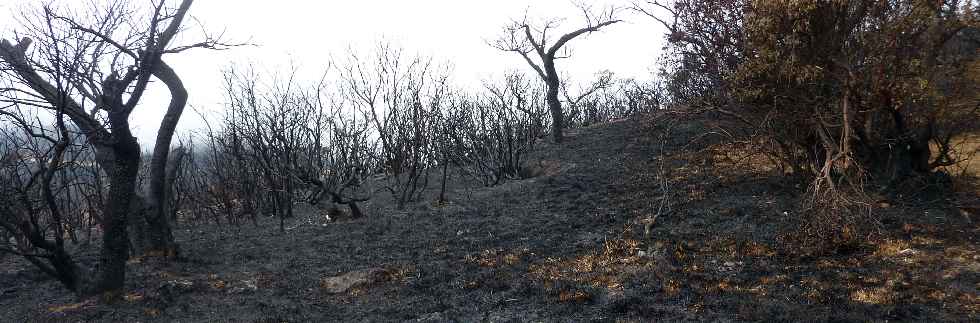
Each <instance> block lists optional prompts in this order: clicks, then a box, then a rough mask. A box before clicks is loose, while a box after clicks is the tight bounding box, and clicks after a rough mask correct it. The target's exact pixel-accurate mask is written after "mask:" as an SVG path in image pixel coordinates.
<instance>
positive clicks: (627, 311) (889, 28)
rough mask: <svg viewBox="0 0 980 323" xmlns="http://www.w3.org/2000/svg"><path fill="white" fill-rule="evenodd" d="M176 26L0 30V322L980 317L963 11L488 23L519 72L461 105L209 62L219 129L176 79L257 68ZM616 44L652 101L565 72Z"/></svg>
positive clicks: (446, 92)
mask: <svg viewBox="0 0 980 323" xmlns="http://www.w3.org/2000/svg"><path fill="white" fill-rule="evenodd" d="M192 2H193V1H192V0H180V1H167V0H160V1H149V2H146V3H141V4H134V3H131V2H130V1H107V2H98V1H95V2H86V3H85V4H84V5H78V6H76V5H75V4H72V5H67V4H63V3H59V2H53V3H51V4H46V5H40V6H37V7H36V8H32V9H31V10H25V11H23V13H22V15H23V16H22V17H20V20H18V21H19V22H20V23H19V25H18V29H17V32H16V34H9V35H3V36H4V37H6V38H2V41H0V280H2V285H0V307H3V308H11V309H13V310H11V311H10V312H9V313H4V314H3V315H0V320H5V321H6V320H13V321H17V320H25V319H29V318H37V317H46V318H68V319H73V320H106V321H111V320H147V319H150V320H154V319H155V320H164V321H167V320H186V319H219V320H220V319H228V320H245V321H248V320H253V321H308V320H314V321H323V320H337V321H342V320H348V321H364V320H367V321H390V320H417V321H432V322H442V321H490V322H496V321H540V320H545V321H548V320H558V321H565V320H582V321H589V320H609V319H616V320H620V321H647V320H651V319H664V320H670V321H684V320H691V321H701V320H712V321H713V320H724V321H729V320H735V321H742V320H745V321H774V320H775V321H798V320H822V321H823V320H830V321H832V320H842V321H851V320H857V321H889V320H900V321H902V320H904V321H916V320H939V321H975V320H977V319H978V315H980V298H978V296H977V286H978V284H980V273H978V268H977V263H978V262H980V250H978V247H977V239H976V237H977V236H980V228H978V226H977V224H976V221H977V218H976V216H977V214H978V212H980V197H978V194H980V182H978V178H977V176H978V175H980V173H978V171H980V163H978V162H977V159H976V158H975V156H976V154H977V152H978V149H980V121H978V120H980V59H978V58H980V55H978V53H980V52H978V50H980V18H978V17H977V14H978V12H977V8H978V6H980V4H978V3H977V2H976V1H970V0H944V1H916V0H907V1H843V0H842V1H816V0H814V1H749V0H708V1H687V0H669V1H638V2H634V3H632V4H631V5H630V6H628V7H610V8H594V7H590V6H588V5H586V4H576V5H577V7H576V8H577V9H578V10H577V12H579V13H580V15H579V16H576V17H544V18H550V19H544V20H539V19H538V18H539V17H523V18H522V19H520V20H513V21H511V22H509V23H507V22H502V26H503V28H502V29H501V32H500V34H499V35H497V37H496V38H492V39H493V40H491V41H489V42H488V44H487V45H488V47H491V48H494V49H496V50H498V51H499V52H500V54H501V55H509V56H515V57H518V58H520V59H521V61H522V64H524V67H526V68H524V69H521V70H513V71H509V72H507V73H505V75H504V76H502V77H500V78H499V79H487V80H484V81H483V83H482V85H481V86H478V87H475V88H474V87H463V86H460V85H459V84H458V83H457V81H456V80H454V79H453V70H452V68H451V67H450V65H449V64H446V63H443V62H442V61H440V59H441V58H438V57H425V56H420V55H415V54H412V53H410V52H409V51H407V50H405V49H403V48H400V47H398V46H395V45H392V44H388V43H379V44H378V45H377V46H376V47H375V48H374V49H373V50H371V51H367V52H357V51H354V50H348V51H347V52H346V53H345V54H343V55H339V56H332V58H331V60H330V65H329V66H328V67H326V68H324V69H323V70H318V71H314V72H315V73H313V74H315V75H317V77H316V78H314V79H312V80H310V79H308V78H306V77H304V75H308V74H310V73H309V71H308V70H301V69H299V68H293V69H289V70H286V71H280V72H267V71H265V70H264V69H263V68H262V67H260V66H253V65H246V64H232V65H229V66H227V67H225V68H224V69H223V72H222V76H223V77H222V81H223V82H222V84H221V85H222V88H221V91H222V93H221V94H222V96H223V99H224V100H223V101H224V104H223V106H222V107H220V108H218V109H196V108H195V109H191V108H189V106H188V91H198V90H201V89H188V88H185V87H184V85H183V82H182V80H181V78H180V76H179V71H178V70H175V69H174V68H171V67H170V65H168V64H167V58H168V57H172V56H176V55H181V54H182V53H184V52H186V51H190V50H205V51H206V50H212V51H213V50H226V49H231V50H234V48H235V47H238V46H246V45H249V44H246V43H237V42H234V41H229V40H227V39H223V37H222V36H220V35H211V34H209V33H207V32H206V31H205V30H203V28H202V27H200V26H199V25H195V26H191V24H189V23H187V21H188V20H189V19H190V16H189V13H188V12H189V11H190V9H191V7H192V6H191V5H192ZM627 20H646V21H653V22H656V23H657V24H658V27H660V28H661V30H663V31H665V34H663V35H661V34H659V33H660V31H657V30H651V32H650V34H651V37H650V39H647V40H632V41H654V40H655V39H656V38H655V37H661V36H662V38H663V44H664V48H663V54H662V56H661V57H659V58H653V57H651V61H654V60H655V59H656V61H657V73H656V75H655V78H654V80H653V81H642V80H633V79H624V78H621V77H618V76H617V75H615V74H613V73H612V72H609V71H596V73H595V74H594V77H593V79H579V80H573V79H570V78H569V77H567V75H566V74H563V73H562V69H561V67H562V65H561V64H560V63H559V62H563V61H562V59H565V58H569V57H570V56H571V52H570V50H569V47H570V46H572V44H574V43H575V42H576V41H579V40H580V39H584V38H587V37H603V35H604V34H612V33H615V32H616V27H617V26H618V25H620V24H625V23H627V22H626V21H627ZM195 28H201V30H195V32H196V33H194V34H195V35H197V36H195V37H197V38H196V39H195V38H194V37H190V36H187V35H189V34H190V32H189V30H190V29H195ZM10 37H13V38H10ZM609 50H623V49H609ZM569 63H571V61H569ZM637 68H646V66H645V65H638V66H637ZM153 86H158V87H160V89H161V90H163V91H164V93H166V94H167V95H168V96H167V101H166V102H163V103H162V104H161V103H160V102H149V101H147V100H143V97H144V94H145V93H146V92H147V91H148V89H149V88H151V87H153ZM154 105H159V106H154ZM185 107H187V108H186V109H185ZM148 109H159V110H161V111H165V113H164V114H163V116H162V118H161V119H159V120H153V122H154V123H156V124H159V128H154V129H159V130H158V131H157V133H156V137H155V141H154V142H153V143H152V144H151V145H146V143H141V142H139V141H138V140H137V138H136V137H135V136H134V130H133V129H134V127H133V122H134V121H133V120H134V119H135V117H134V116H135V115H139V114H140V113H141V111H145V110H148ZM185 110H186V111H185ZM209 110H210V111H209ZM216 111H217V112H216ZM189 117H192V118H200V119H201V120H203V123H202V124H203V126H202V127H200V128H199V129H194V130H192V131H187V132H185V133H178V131H177V125H178V122H179V121H180V120H181V119H182V118H189ZM52 300H53V301H52ZM35 303H40V304H41V305H40V306H37V305H35ZM210 307H216V308H219V310H218V311H219V313H222V314H221V315H222V316H220V317H204V318H202V316H201V315H214V313H215V312H212V311H210Z"/></svg>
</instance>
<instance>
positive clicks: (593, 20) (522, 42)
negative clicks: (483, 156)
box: [493, 5, 621, 143]
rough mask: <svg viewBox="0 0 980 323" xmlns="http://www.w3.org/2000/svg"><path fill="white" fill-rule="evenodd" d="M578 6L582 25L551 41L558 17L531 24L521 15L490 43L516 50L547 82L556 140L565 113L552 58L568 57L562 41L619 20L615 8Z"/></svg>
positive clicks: (557, 75)
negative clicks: (598, 9)
mask: <svg viewBox="0 0 980 323" xmlns="http://www.w3.org/2000/svg"><path fill="white" fill-rule="evenodd" d="M580 9H581V10H582V14H583V16H584V18H585V24H586V26H585V27H582V28H580V29H577V30H575V31H572V32H569V33H566V34H564V35H562V36H561V37H558V39H557V40H555V41H554V43H550V44H549V42H550V41H551V39H549V35H548V33H549V32H551V31H553V30H554V29H555V28H557V27H558V25H559V20H549V21H547V22H545V23H544V24H543V25H542V26H539V27H538V26H532V24H531V23H530V22H528V21H527V18H525V19H524V20H523V21H520V22H518V21H515V22H513V23H512V24H510V25H509V26H507V27H506V28H505V34H504V35H503V36H502V37H501V38H500V39H498V40H497V41H496V42H495V43H494V44H493V46H494V47H495V48H497V49H499V50H502V51H506V52H513V53H517V54H518V55H520V56H521V57H522V58H524V60H525V61H526V62H527V64H528V65H530V66H531V68H533V69H534V71H535V73H537V75H538V76H539V77H541V80H542V81H544V83H545V85H547V89H548V91H547V95H546V99H547V102H548V109H549V110H551V119H552V125H551V127H552V128H551V131H552V136H553V137H554V140H555V142H556V143H560V142H561V141H562V130H563V128H564V126H565V124H564V122H565V117H564V113H563V111H562V106H561V101H560V99H559V97H558V96H559V93H560V92H561V85H562V84H561V78H560V75H559V74H558V69H557V68H556V67H555V61H556V60H559V59H562V58H567V57H568V55H567V50H565V45H567V44H568V42H569V41H571V40H573V39H575V38H577V37H579V36H582V35H585V34H590V33H593V32H597V31H599V30H600V29H602V28H604V27H606V26H609V25H612V24H615V23H618V22H621V20H619V19H616V12H617V11H616V9H615V8H610V9H607V10H605V11H603V12H601V13H600V14H599V15H597V16H596V15H594V14H593V13H592V10H591V8H589V7H586V6H584V5H581V6H580ZM535 58H536V59H537V61H535Z"/></svg>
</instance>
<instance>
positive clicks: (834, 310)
mask: <svg viewBox="0 0 980 323" xmlns="http://www.w3.org/2000/svg"><path fill="white" fill-rule="evenodd" d="M667 129H668V128H665V127H662V123H660V122H658V121H655V120H623V121H617V122H612V123H607V124H601V125H596V126H593V127H588V128H583V129H573V130H571V131H569V138H568V140H567V143H565V144H563V145H561V146H560V147H559V146H555V145H549V144H544V143H542V144H541V145H540V146H539V149H538V150H537V151H536V152H534V153H533V154H532V156H531V160H532V163H537V162H540V161H547V164H548V165H551V167H549V168H548V170H547V171H546V172H545V173H544V174H543V175H541V176H538V177H534V178H530V179H524V180H512V181H508V182H506V183H504V184H502V185H499V186H495V187H489V188H482V187H474V186H472V185H465V183H463V181H459V180H457V181H454V183H453V185H451V187H450V192H449V194H448V197H449V199H450V202H449V203H448V204H447V205H441V206H437V205H434V203H432V201H433V200H434V198H427V199H426V200H425V201H420V202H418V203H416V204H413V205H411V206H409V207H408V208H407V209H406V210H395V209H393V208H392V207H391V206H390V205H388V203H385V202H384V199H383V198H378V199H376V200H375V201H374V202H372V203H368V205H366V206H365V208H366V209H367V211H368V212H367V213H368V217H367V218H362V219H357V220H352V221H346V222H336V223H326V224H319V223H315V224H308V223H307V222H308V219H309V216H311V215H301V216H299V217H297V218H296V219H294V220H293V223H290V224H289V225H287V227H288V228H289V230H288V231H287V232H286V233H285V234H283V233H280V232H279V231H278V227H277V225H276V224H275V223H273V220H271V219H269V220H263V222H262V223H260V225H259V226H258V227H254V226H252V225H251V224H246V225H242V226H240V227H236V226H231V225H215V224H197V225H193V226H190V225H188V224H182V226H181V227H180V228H179V229H178V231H177V234H178V238H179V240H180V243H181V245H182V247H183V250H184V254H185V255H186V258H185V259H182V260H181V261H179V262H175V263H170V264H161V263H156V262H154V261H152V260H147V261H139V260H134V261H131V266H130V273H129V275H130V276H129V279H128V288H129V293H128V294H127V297H125V300H124V301H122V302H121V303H119V304H114V305H106V304H101V303H99V302H98V300H83V301H82V302H76V300H74V299H73V298H72V297H71V296H69V295H67V293H66V292H65V291H64V290H63V289H62V288H61V287H60V286H59V285H58V284H57V283H56V282H54V281H53V280H50V279H47V278H45V277H43V275H41V274H40V273H39V272H37V271H36V270H34V269H33V268H30V267H29V266H26V265H24V264H23V263H21V261H19V260H16V259H13V258H11V257H7V258H4V259H3V260H0V261H2V262H3V263H2V264H0V282H2V284H0V308H3V309H4V311H0V321H3V322H16V321H33V320H48V319H67V320H69V321H181V322H195V321H201V322H204V321H246V322H251V321H258V322H282V321H291V322H294V321H295V322H301V321H349V322H361V321H385V322H386V321H418V322H480V321H484V322H511V321H513V322H523V321H596V320H599V321H637V322H646V321H651V320H662V321H760V320H764V321H772V320H785V321H828V320H837V321H852V320H858V321H867V320H870V321H884V320H889V321H895V320H898V321H917V320H941V321H975V320H977V319H978V315H980V314H978V311H980V298H978V292H977V290H978V288H980V256H978V248H977V237H978V236H980V230H978V227H977V225H976V224H975V222H973V219H975V216H976V215H974V214H970V213H968V212H966V211H962V212H960V211H958V210H956V209H955V208H951V207H948V206H943V204H942V203H939V204H932V205H926V206H907V205H899V204H896V205H895V206H893V207H892V208H893V209H894V210H895V211H894V212H896V213H897V214H898V215H895V216H894V217H892V220H890V221H886V222H885V223H884V224H883V228H882V230H881V232H882V234H881V235H880V236H878V237H876V238H875V240H874V241H873V243H868V244H867V245H862V246H858V247H857V248H855V249H854V250H847V251H842V252H840V253H837V254H833V255H828V256H822V257H819V258H814V257H809V258H808V257H801V256H793V254H794V253H793V252H792V250H787V248H788V247H787V246H785V245H784V244H781V243H780V241H784V239H783V238H784V236H785V235H787V234H792V230H791V229H792V221H789V218H790V217H792V216H793V214H794V213H795V212H794V210H793V208H794V205H795V202H794V198H793V194H792V192H793V191H794V188H793V187H792V185H793V184H791V183H789V182H788V181H786V180H785V179H784V178H782V177H780V176H775V175H773V174H772V172H771V171H768V170H766V169H765V168H764V167H762V168H758V169H748V168H740V167H739V166H738V165H736V164H733V163H731V162H730V158H722V157H719V156H717V154H713V153H712V151H711V150H710V149H708V150H701V149H700V148H705V147H695V146H692V145H691V142H692V140H693V139H694V138H696V137H697V136H699V135H700V134H701V133H702V131H701V129H700V128H699V127H698V125H697V124H681V125H675V126H674V127H672V128H670V132H669V133H667V132H665V131H667ZM695 148H697V149H695ZM692 150H699V152H698V154H700V155H697V154H692V153H690V152H691V151H692ZM705 156H707V157H705ZM433 186H435V184H433ZM434 191H435V189H433V192H432V193H431V194H432V195H433V196H434V194H436V193H435V192H434ZM655 216H656V217H655ZM314 222H315V221H314ZM647 229H649V230H647ZM367 269H373V270H368V271H365V270H367ZM347 273H364V275H360V276H359V277H354V278H359V279H363V280H366V282H365V283H364V284H360V285H355V286H353V287H351V288H349V289H344V288H340V289H344V290H343V291H340V292H337V293H333V292H331V289H335V288H337V282H340V283H341V285H342V284H343V281H342V280H336V279H327V280H324V278H330V277H336V276H338V275H343V274H347ZM354 276H357V275H354ZM348 277H352V276H348Z"/></svg>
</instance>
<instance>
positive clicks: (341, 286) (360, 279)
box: [320, 268, 385, 294]
mask: <svg viewBox="0 0 980 323" xmlns="http://www.w3.org/2000/svg"><path fill="white" fill-rule="evenodd" d="M384 276H385V270H384V269H381V268H370V269H365V270H358V271H352V272H349V273H346V274H343V275H339V276H333V277H326V278H323V279H320V287H321V288H323V289H324V290H325V291H326V292H328V293H331V294H339V293H343V292H346V291H348V290H350V289H351V288H354V287H358V286H365V285H370V284H374V283H378V282H381V281H382V280H384Z"/></svg>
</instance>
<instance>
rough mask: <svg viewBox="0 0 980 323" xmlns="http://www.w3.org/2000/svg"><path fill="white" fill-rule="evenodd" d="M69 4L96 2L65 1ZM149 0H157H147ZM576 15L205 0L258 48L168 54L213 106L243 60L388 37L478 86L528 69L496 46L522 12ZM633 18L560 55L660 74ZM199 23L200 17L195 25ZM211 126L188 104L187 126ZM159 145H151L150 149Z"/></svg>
mask: <svg viewBox="0 0 980 323" xmlns="http://www.w3.org/2000/svg"><path fill="white" fill-rule="evenodd" d="M41 1H42V0H0V12H2V14H3V15H4V18H0V30H2V31H3V34H0V37H2V38H12V34H11V33H10V32H11V31H12V30H14V29H16V28H17V26H15V25H13V23H12V21H11V20H12V19H8V18H7V17H10V15H12V14H14V13H12V11H13V10H15V9H16V8H18V7H20V6H23V5H36V4H38V3H41ZM61 1H62V2H67V3H79V4H81V3H84V2H87V1H78V0H61ZM133 1H141V0H133ZM146 1H149V0H146ZM585 1H587V3H590V4H591V5H593V6H594V7H595V8H596V9H601V8H602V7H603V6H607V5H618V6H620V7H625V6H627V5H629V3H630V1H629V0H591V1H590V0H585ZM525 12H527V15H528V17H530V18H538V19H544V18H554V17H566V18H567V19H566V20H565V21H564V22H563V24H562V26H561V27H562V28H560V29H559V31H567V30H571V29H575V28H579V27H581V22H582V18H581V14H580V12H579V11H578V9H577V8H576V7H575V6H574V5H573V3H572V2H571V1H570V0H493V1H480V0H411V1H409V0H356V1H347V0H323V1H314V0H197V1H195V2H194V5H193V6H192V7H191V11H190V13H191V15H192V16H193V17H194V18H196V19H197V20H199V21H200V23H201V24H202V25H203V26H204V27H205V28H206V30H208V31H209V32H212V33H215V32H220V31H225V38H226V39H227V40H230V41H249V42H251V43H254V44H256V45H257V46H252V47H239V48H235V49H232V50H228V51H221V52H213V51H195V52H189V53H183V54H179V55H171V56H167V57H166V60H167V61H168V62H169V63H170V64H171V65H172V66H173V67H174V69H176V70H177V72H178V73H179V74H180V76H181V78H182V79H183V80H184V83H185V85H186V86H187V88H188V90H189V92H190V104H191V105H193V106H195V107H197V108H199V109H201V110H204V111H218V110H220V109H221V108H222V101H223V98H222V95H221V87H222V85H221V70H222V69H223V68H225V67H228V66H230V65H231V64H233V63H238V64H253V65H257V66H260V67H261V69H262V70H264V71H269V72H275V71H281V70H283V69H285V68H287V67H288V66H290V65H298V66H299V67H301V68H302V69H303V70H306V71H322V70H323V69H324V68H325V67H326V66H327V63H328V62H329V60H330V56H331V55H334V56H340V55H343V54H344V53H345V52H346V51H347V49H348V48H354V49H356V50H359V51H362V52H367V51H369V50H370V49H371V48H373V47H374V45H375V44H377V42H378V41H381V40H384V41H387V42H390V43H393V44H395V45H398V46H400V47H402V48H404V49H405V51H406V52H408V53H418V54H421V55H426V56H430V57H432V58H434V59H435V60H436V61H441V62H447V63H450V64H452V66H453V67H454V71H455V72H454V74H453V78H454V80H455V81H456V83H458V84H463V85H469V86H475V85H478V84H480V81H481V80H483V79H491V78H493V77H495V76H500V75H501V74H502V73H503V72H504V71H507V70H509V69H525V68H527V66H526V63H524V61H523V60H522V59H521V58H520V56H517V55H516V54H513V53H502V52H500V51H497V50H496V49H493V48H492V47H490V46H489V45H487V43H488V41H492V40H493V39H495V38H496V37H497V36H498V35H500V34H501V30H502V27H503V26H504V25H506V24H507V23H508V22H510V21H511V20H512V19H519V18H521V17H524V15H525ZM621 18H622V19H624V20H626V22H625V23H621V24H617V25H613V26H611V27H609V28H607V29H605V30H604V31H603V32H600V33H595V34H592V35H589V36H587V37H584V38H580V39H577V40H576V41H574V42H572V43H571V46H570V47H571V49H572V54H573V57H572V58H570V59H567V60H563V61H561V62H560V63H559V66H558V68H559V71H560V72H564V73H567V74H568V75H569V76H570V77H571V78H572V79H573V80H584V79H588V78H589V77H591V76H592V75H593V74H594V73H595V72H598V71H600V70H603V69H608V70H611V71H613V72H614V73H616V75H618V76H621V77H634V78H639V79H650V78H651V75H650V71H651V69H652V67H653V65H654V63H655V60H656V58H657V56H658V55H659V51H660V47H661V41H662V39H663V38H662V36H660V35H661V32H660V30H659V29H658V28H657V26H656V25H655V24H654V23H653V22H652V21H651V20H650V19H649V18H645V17H642V16H639V15H635V14H633V13H630V12H628V11H625V10H624V11H622V14H621ZM186 26H188V27H191V28H193V27H195V26H196V23H195V22H194V21H189V24H186ZM161 88H162V86H158V88H157V89H155V90H154V91H153V92H152V93H150V96H148V97H147V98H146V99H144V102H142V103H141V106H140V107H139V108H138V111H137V112H136V113H135V114H134V117H133V119H134V120H133V121H134V125H135V126H136V127H137V128H138V129H137V132H138V136H139V137H140V141H141V142H143V143H144V145H146V144H148V143H151V142H152V141H153V139H154V136H155V131H156V127H157V126H156V123H157V122H159V119H160V117H161V116H162V115H163V112H164V110H165V109H166V102H167V97H166V96H165V95H163V94H165V90H163V89H161ZM200 125H201V123H200V120H199V118H198V117H197V116H196V115H195V114H194V113H192V112H191V111H190V109H188V110H187V112H186V113H185V115H184V117H183V118H182V121H181V126H180V129H182V130H186V129H192V128H197V127H199V126H200ZM146 148H147V149H149V148H150V147H146Z"/></svg>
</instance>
